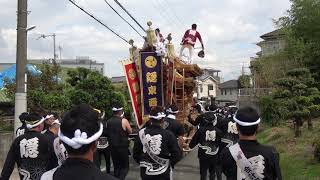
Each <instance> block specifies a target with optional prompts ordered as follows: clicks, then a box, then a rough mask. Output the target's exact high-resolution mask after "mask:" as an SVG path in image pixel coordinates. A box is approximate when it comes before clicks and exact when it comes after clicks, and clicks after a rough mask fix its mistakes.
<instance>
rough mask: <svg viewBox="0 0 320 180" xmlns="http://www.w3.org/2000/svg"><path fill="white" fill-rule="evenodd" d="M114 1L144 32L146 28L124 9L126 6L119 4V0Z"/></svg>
mask: <svg viewBox="0 0 320 180" xmlns="http://www.w3.org/2000/svg"><path fill="white" fill-rule="evenodd" d="M114 2H116V3H117V4H118V6H119V7H120V8H121V9H122V10H123V11H124V12H126V13H127V14H128V15H129V16H130V17H131V19H132V20H133V21H134V22H135V23H137V24H138V26H139V27H140V28H141V29H142V30H143V31H144V32H146V30H145V29H144V28H143V26H141V24H140V23H139V22H138V21H137V20H136V19H135V18H134V17H133V16H132V15H131V14H130V13H129V12H128V11H127V10H126V8H124V7H123V6H122V5H121V4H120V2H119V1H118V0H114Z"/></svg>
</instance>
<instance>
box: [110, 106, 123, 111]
mask: <svg viewBox="0 0 320 180" xmlns="http://www.w3.org/2000/svg"><path fill="white" fill-rule="evenodd" d="M122 110H123V107H121V108H116V107H113V108H112V111H122Z"/></svg>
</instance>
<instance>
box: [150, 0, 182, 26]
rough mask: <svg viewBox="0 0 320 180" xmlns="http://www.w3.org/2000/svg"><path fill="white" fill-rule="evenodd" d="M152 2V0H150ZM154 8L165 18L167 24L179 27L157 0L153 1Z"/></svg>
mask: <svg viewBox="0 0 320 180" xmlns="http://www.w3.org/2000/svg"><path fill="white" fill-rule="evenodd" d="M151 2H153V0H151ZM153 3H154V5H155V6H154V8H155V9H156V10H157V11H158V12H159V14H160V15H161V16H162V17H163V18H165V19H166V20H167V21H168V22H169V24H171V25H174V26H176V27H177V28H178V29H179V28H180V27H179V26H178V24H177V23H176V22H174V20H173V19H172V18H170V15H169V13H167V11H166V8H165V7H163V6H162V4H161V2H160V1H158V0H157V3H156V2H155V1H154V2H153Z"/></svg>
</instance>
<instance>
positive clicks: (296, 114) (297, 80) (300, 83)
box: [273, 68, 319, 137]
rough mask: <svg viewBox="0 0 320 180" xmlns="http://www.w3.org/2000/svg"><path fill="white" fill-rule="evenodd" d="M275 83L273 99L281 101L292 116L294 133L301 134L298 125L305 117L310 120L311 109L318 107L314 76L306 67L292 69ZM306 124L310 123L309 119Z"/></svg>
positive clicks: (317, 92) (289, 115) (299, 125)
mask: <svg viewBox="0 0 320 180" xmlns="http://www.w3.org/2000/svg"><path fill="white" fill-rule="evenodd" d="M275 84H276V85H277V87H276V91H275V92H274V94H273V97H274V99H275V100H278V101H281V102H283V105H284V107H286V109H287V112H289V113H288V118H292V119H293V122H294V127H295V135H296V136H297V137H298V136H300V134H301V131H300V127H301V126H302V125H303V121H304V120H305V119H308V120H311V118H310V117H311V110H312V109H314V108H318V107H319V105H318V104H317V102H315V97H317V96H319V90H318V89H317V88H316V87H315V81H314V78H313V77H312V76H311V73H310V71H309V70H308V69H306V68H297V69H292V70H290V71H288V72H287V74H286V77H284V78H280V79H278V80H276V81H275ZM308 125H312V124H311V121H310V122H308Z"/></svg>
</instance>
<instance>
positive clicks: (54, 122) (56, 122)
mask: <svg viewBox="0 0 320 180" xmlns="http://www.w3.org/2000/svg"><path fill="white" fill-rule="evenodd" d="M54 124H58V125H61V123H60V121H59V120H58V119H56V120H54V121H53V122H52V125H54Z"/></svg>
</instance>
